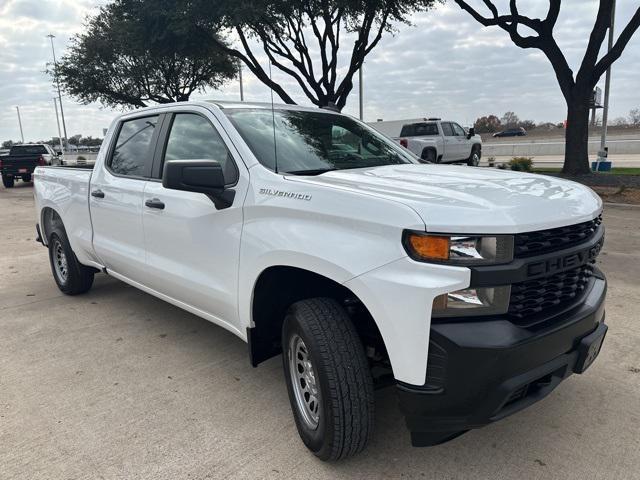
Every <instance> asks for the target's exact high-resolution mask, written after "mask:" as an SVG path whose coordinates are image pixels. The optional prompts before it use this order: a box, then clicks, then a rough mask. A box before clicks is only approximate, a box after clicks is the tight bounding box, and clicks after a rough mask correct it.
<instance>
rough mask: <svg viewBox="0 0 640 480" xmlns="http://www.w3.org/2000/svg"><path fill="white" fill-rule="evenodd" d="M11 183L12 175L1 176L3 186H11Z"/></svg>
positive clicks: (12, 180)
mask: <svg viewBox="0 0 640 480" xmlns="http://www.w3.org/2000/svg"><path fill="white" fill-rule="evenodd" d="M13 183H14V179H13V177H5V176H4V175H3V176H2V184H3V185H4V188H13Z"/></svg>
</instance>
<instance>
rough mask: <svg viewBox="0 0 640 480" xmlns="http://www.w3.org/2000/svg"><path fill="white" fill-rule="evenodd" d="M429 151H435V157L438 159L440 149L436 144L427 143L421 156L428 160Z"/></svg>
mask: <svg viewBox="0 0 640 480" xmlns="http://www.w3.org/2000/svg"><path fill="white" fill-rule="evenodd" d="M429 152H433V158H434V159H436V160H437V159H438V149H437V148H436V147H435V146H434V145H427V146H426V147H424V148H423V149H422V152H421V153H420V158H422V159H423V160H426V159H427V153H429Z"/></svg>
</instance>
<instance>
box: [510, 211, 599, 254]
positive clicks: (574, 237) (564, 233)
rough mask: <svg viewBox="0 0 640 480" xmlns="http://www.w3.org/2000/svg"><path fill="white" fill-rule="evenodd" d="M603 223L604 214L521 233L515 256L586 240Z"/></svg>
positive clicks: (536, 252) (515, 248)
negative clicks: (563, 224)
mask: <svg viewBox="0 0 640 480" xmlns="http://www.w3.org/2000/svg"><path fill="white" fill-rule="evenodd" d="M601 223H602V215H600V216H598V217H597V218H594V219H593V220H591V221H589V222H584V223H578V224H576V225H569V226H567V227H559V228H552V229H550V230H539V231H537V232H528V233H519V234H518V235H516V236H515V244H514V256H515V258H524V257H530V256H532V255H542V254H545V253H549V252H556V251H558V250H564V249H565V248H569V247H572V246H573V245H577V244H579V243H582V242H586V241H588V240H589V239H590V238H591V237H593V236H594V235H595V233H596V231H597V229H598V227H599V226H600V224H601Z"/></svg>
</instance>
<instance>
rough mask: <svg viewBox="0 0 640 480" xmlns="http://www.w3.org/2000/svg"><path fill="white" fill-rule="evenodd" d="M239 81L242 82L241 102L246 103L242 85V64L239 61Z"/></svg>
mask: <svg viewBox="0 0 640 480" xmlns="http://www.w3.org/2000/svg"><path fill="white" fill-rule="evenodd" d="M238 79H239V80H240V101H241V102H244V88H243V85H242V62H240V60H238Z"/></svg>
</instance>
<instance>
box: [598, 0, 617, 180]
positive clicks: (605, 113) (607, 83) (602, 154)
mask: <svg viewBox="0 0 640 480" xmlns="http://www.w3.org/2000/svg"><path fill="white" fill-rule="evenodd" d="M615 21H616V0H613V2H612V3H611V25H610V26H609V44H608V46H607V52H610V51H611V49H612V48H613V27H614V26H615ZM610 90H611V65H609V68H608V69H607V75H606V76H605V80H604V108H603V110H602V136H601V138H600V151H599V152H598V161H597V162H596V172H597V171H598V170H599V169H600V162H603V161H606V160H607V157H608V154H607V151H606V150H605V149H606V147H607V122H608V121H609V92H610Z"/></svg>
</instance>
